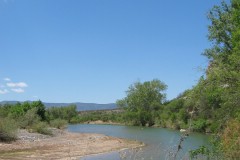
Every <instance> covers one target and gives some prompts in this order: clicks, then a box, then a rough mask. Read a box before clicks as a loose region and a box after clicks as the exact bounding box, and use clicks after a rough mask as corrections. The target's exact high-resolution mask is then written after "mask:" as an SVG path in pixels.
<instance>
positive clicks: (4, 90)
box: [0, 89, 8, 94]
mask: <svg viewBox="0 0 240 160" xmlns="http://www.w3.org/2000/svg"><path fill="white" fill-rule="evenodd" d="M6 93H8V90H7V89H3V90H1V89H0V94H6Z"/></svg>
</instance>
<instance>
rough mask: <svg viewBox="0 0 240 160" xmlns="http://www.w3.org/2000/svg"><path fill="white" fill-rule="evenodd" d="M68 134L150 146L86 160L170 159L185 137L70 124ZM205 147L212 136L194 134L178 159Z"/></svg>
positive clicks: (140, 129)
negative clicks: (114, 139)
mask: <svg viewBox="0 0 240 160" xmlns="http://www.w3.org/2000/svg"><path fill="white" fill-rule="evenodd" d="M68 131H70V132H81V133H100V134H104V135H108V136H113V137H119V138H126V139H131V140H137V141H141V142H143V143H144V144H145V145H146V146H144V147H142V148H141V149H135V150H128V151H121V152H110V153H105V154H99V155H93V156H87V157H85V158H83V159H84V160H121V159H127V160H131V159H137V160H138V159H147V160H170V159H172V158H173V157H174V155H175V154H176V150H177V147H178V144H179V142H180V138H181V133H180V132H179V131H176V130H171V129H165V128H149V127H135V126H118V125H93V124H78V125H69V126H68ZM202 145H205V146H208V145H209V136H207V135H204V134H200V133H191V134H190V135H189V136H188V137H187V138H186V139H185V140H184V141H183V142H182V145H181V146H182V149H181V150H180V152H178V154H177V158H176V159H187V157H188V153H189V150H192V149H196V148H198V147H199V146H202Z"/></svg>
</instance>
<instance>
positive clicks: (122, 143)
mask: <svg viewBox="0 0 240 160" xmlns="http://www.w3.org/2000/svg"><path fill="white" fill-rule="evenodd" d="M53 134H54V136H46V135H41V134H37V133H29V132H27V131H26V130H20V131H19V134H18V138H19V139H18V140H17V141H15V142H12V143H9V144H7V143H1V142H0V159H3V160H7V159H8V160H22V159H24V160H30V159H31V160H32V159H35V160H36V159H38V160H40V159H61V160H67V159H69V160H70V159H71V160H72V159H79V158H80V157H82V156H86V155H91V154H97V153H104V152H109V151H116V150H120V149H122V148H136V147H138V146H141V145H142V144H141V143H140V142H136V141H130V140H125V139H120V138H115V137H109V136H105V135H102V134H85V133H84V134H82V133H69V132H67V131H61V130H56V129H54V130H53Z"/></svg>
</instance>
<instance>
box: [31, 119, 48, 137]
mask: <svg viewBox="0 0 240 160" xmlns="http://www.w3.org/2000/svg"><path fill="white" fill-rule="evenodd" d="M31 129H32V131H33V132H37V133H41V134H46V135H52V132H51V130H49V129H48V125H47V123H46V122H39V123H35V124H33V126H32V127H31Z"/></svg>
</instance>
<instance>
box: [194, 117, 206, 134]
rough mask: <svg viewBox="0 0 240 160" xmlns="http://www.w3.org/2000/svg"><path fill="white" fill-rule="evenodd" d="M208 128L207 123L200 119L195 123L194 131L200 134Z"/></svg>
mask: <svg viewBox="0 0 240 160" xmlns="http://www.w3.org/2000/svg"><path fill="white" fill-rule="evenodd" d="M206 127H207V122H206V120H204V119H198V120H195V121H193V130H194V131H198V132H203V131H205V129H206Z"/></svg>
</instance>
